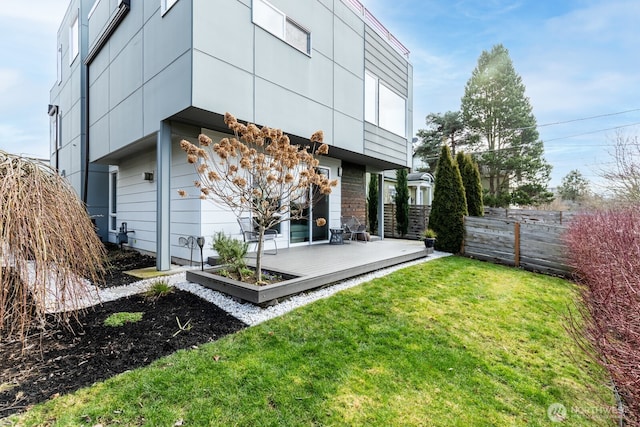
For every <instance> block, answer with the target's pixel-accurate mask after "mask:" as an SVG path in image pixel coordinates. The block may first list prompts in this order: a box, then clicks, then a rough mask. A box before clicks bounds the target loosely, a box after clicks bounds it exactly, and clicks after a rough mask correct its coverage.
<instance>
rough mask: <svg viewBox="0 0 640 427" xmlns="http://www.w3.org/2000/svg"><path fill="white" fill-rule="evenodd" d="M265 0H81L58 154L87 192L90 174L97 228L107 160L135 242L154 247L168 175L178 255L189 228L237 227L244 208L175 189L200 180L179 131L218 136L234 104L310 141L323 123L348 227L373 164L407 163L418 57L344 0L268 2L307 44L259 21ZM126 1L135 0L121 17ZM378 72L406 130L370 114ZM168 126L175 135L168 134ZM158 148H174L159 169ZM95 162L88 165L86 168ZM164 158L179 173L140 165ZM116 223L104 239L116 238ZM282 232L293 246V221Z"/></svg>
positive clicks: (335, 211)
mask: <svg viewBox="0 0 640 427" xmlns="http://www.w3.org/2000/svg"><path fill="white" fill-rule="evenodd" d="M254 1H257V0H225V1H223V2H221V1H210V0H178V1H177V2H175V4H173V6H172V7H171V8H170V10H168V11H166V12H165V13H163V11H162V10H161V1H160V0H145V1H134V0H132V1H130V2H127V1H126V0H124V1H122V0H72V1H71V3H70V6H69V10H68V12H67V14H66V16H65V20H64V21H63V23H62V25H61V29H60V32H59V34H58V38H59V43H60V44H62V57H63V58H62V65H63V67H62V68H63V71H64V72H63V75H62V79H61V83H60V84H59V85H56V86H55V87H54V88H53V89H52V91H51V101H52V103H55V104H59V105H60V110H61V112H62V120H61V127H60V134H61V140H62V142H63V145H62V148H61V149H60V150H54V149H53V148H52V163H53V157H54V155H55V158H56V159H57V160H58V163H57V164H58V166H59V169H60V170H65V171H66V174H67V177H68V178H69V179H70V181H71V182H72V183H73V185H74V188H76V189H77V191H78V192H81V191H82V186H83V185H84V183H85V182H88V183H89V189H90V190H89V191H88V193H89V198H88V200H89V201H91V203H90V205H91V204H93V205H94V206H95V207H96V208H99V210H100V212H101V213H103V214H104V217H105V219H104V224H102V225H101V226H100V228H102V229H104V230H106V229H108V225H109V224H107V218H108V195H109V174H108V170H109V167H114V166H116V167H117V168H118V181H117V223H118V224H121V223H122V222H127V224H128V227H129V229H132V230H135V234H132V235H130V236H129V237H130V244H131V246H133V247H136V248H138V249H140V250H144V251H149V252H154V251H155V250H156V249H157V245H158V242H157V240H159V234H158V231H159V230H158V225H157V221H158V218H157V217H156V213H157V212H161V211H162V212H164V210H165V209H167V208H162V209H161V208H160V205H161V204H162V203H161V200H164V199H166V196H167V194H168V192H167V190H166V188H167V185H166V183H169V185H170V187H171V189H170V191H171V195H170V208H169V212H165V213H166V215H165V213H163V214H162V215H164V217H165V218H166V217H167V216H169V217H170V230H167V233H168V234H167V235H168V236H169V239H170V242H171V243H170V244H171V255H172V256H174V257H175V256H177V257H180V258H186V257H187V256H186V255H187V254H188V252H189V250H188V249H187V248H182V247H180V246H179V245H178V243H177V242H178V240H179V238H180V237H188V236H190V235H193V236H199V235H203V236H205V237H206V238H207V239H208V240H209V239H211V236H212V235H213V233H214V232H216V231H225V232H227V233H231V234H234V233H235V234H237V233H238V227H237V223H236V221H235V217H234V216H232V215H231V214H230V213H229V212H228V211H227V210H224V209H222V208H219V207H215V206H214V205H212V204H210V203H206V204H203V203H202V202H201V201H199V200H195V199H191V200H179V199H178V196H177V192H176V190H177V189H178V188H185V189H189V188H191V187H192V183H193V180H194V179H195V174H194V172H193V170H192V168H191V165H188V164H186V162H183V155H182V153H181V152H180V149H179V147H178V142H179V141H180V139H182V138H184V137H186V138H195V137H197V134H198V133H199V132H201V131H203V130H205V131H207V132H213V133H215V134H216V135H218V134H219V132H220V131H224V130H225V129H224V126H223V124H222V115H223V114H224V113H225V112H227V111H229V112H232V113H233V114H234V115H235V116H236V117H238V119H239V120H244V121H249V122H253V123H256V124H258V125H269V126H272V127H278V128H281V129H283V131H284V132H286V133H287V134H289V135H291V136H292V138H293V139H295V140H296V141H301V142H304V141H305V140H306V139H307V138H309V136H310V135H311V134H312V133H313V132H315V131H316V130H318V129H322V130H324V132H325V140H326V142H327V143H328V144H329V145H330V156H332V157H327V158H326V159H323V160H322V162H323V164H322V165H323V166H326V167H328V168H329V170H330V175H331V176H332V177H338V169H339V168H342V170H343V173H344V172H346V175H343V177H341V178H340V180H341V181H342V182H343V185H346V189H345V188H342V187H340V186H339V187H338V188H336V189H334V192H333V193H332V195H331V197H330V215H329V216H330V217H329V218H328V221H329V225H330V226H332V227H336V226H339V225H340V217H341V216H342V215H344V214H345V208H344V203H343V201H345V200H348V201H349V206H351V207H349V208H347V211H348V213H349V215H351V214H353V215H355V216H358V217H359V218H362V219H364V217H365V206H366V200H365V198H366V195H365V194H364V188H365V182H364V173H365V171H366V170H367V168H371V169H372V170H373V169H375V170H381V169H382V168H383V166H397V167H405V166H409V156H410V144H409V139H410V135H411V134H412V123H411V115H412V114H411V110H412V67H411V64H410V63H409V62H408V60H407V58H405V57H404V56H403V55H401V54H400V53H398V52H397V51H396V50H394V49H393V48H392V47H391V46H390V45H389V44H388V43H387V42H386V41H385V40H384V39H383V38H382V37H381V36H380V35H379V34H378V33H376V31H374V30H373V29H372V28H371V27H370V26H369V24H368V23H367V22H366V20H365V19H364V18H363V16H359V15H358V13H356V12H354V10H353V9H352V8H351V6H349V4H347V3H346V2H343V1H342V0H308V1H305V2H300V1H299V0H269V2H270V3H271V5H273V6H274V7H275V8H277V9H278V10H280V11H282V12H283V13H284V14H286V16H287V17H288V18H290V19H292V20H294V21H295V22H296V24H298V25H300V26H301V27H304V28H305V29H306V30H308V31H309V33H310V34H311V50H310V51H309V52H308V53H305V52H302V51H300V50H297V49H296V48H294V47H293V46H291V45H289V44H288V43H287V42H285V41H284V40H282V39H281V38H278V37H276V36H275V35H274V34H272V33H271V32H269V31H267V30H265V29H263V28H262V27H261V26H259V25H257V24H256V23H254V20H253V10H252V8H253V4H254ZM123 3H126V4H127V5H129V4H130V8H127V11H126V12H125V14H124V15H122V16H121V15H119V13H120V11H122V10H123V9H122V5H123ZM76 10H77V11H78V16H79V17H80V21H81V23H82V25H81V31H80V34H81V38H82V44H81V47H80V55H79V56H78V58H77V60H76V61H75V64H74V65H73V66H72V67H70V69H68V70H67V69H65V64H66V63H68V59H67V56H68V46H66V45H65V40H67V39H68V37H67V32H68V26H69V23H70V20H71V19H73V17H74V13H75V11H76ZM116 18H118V19H116ZM114 22H115V23H116V24H117V26H115V27H114V26H113V25H112V24H114ZM113 28H115V29H114V31H113V32H109V30H110V29H113ZM105 35H108V37H106V36H105ZM102 41H104V44H103V43H102ZM96 46H101V48H100V49H97V48H96ZM367 71H368V72H371V73H375V75H376V77H377V78H378V79H380V82H383V83H384V84H385V85H386V86H388V87H389V88H390V89H391V90H392V91H393V92H394V93H395V95H397V96H399V97H401V98H402V99H404V100H405V107H406V108H405V111H404V117H405V123H404V132H397V133H393V132H389V131H387V130H385V129H383V128H382V127H379V126H377V124H375V123H369V122H366V121H365V119H364V114H365V113H364V109H365V106H364V103H365V101H364V98H365V90H364V86H365V83H364V82H365V75H366V72H367ZM168 124H170V127H171V128H172V134H171V138H170V140H171V141H169V139H166V138H165V137H163V138H165V139H162V140H161V139H160V135H161V134H163V132H164V135H167V132H166V131H162V129H167V125H168ZM402 133H404V135H401V134H402ZM218 136H219V135H218ZM83 138H84V139H83ZM168 143H171V150H169V151H166V150H164V148H163V149H161V150H160V154H158V147H161V148H162V147H166V145H167V144H168ZM83 150H84V151H83ZM169 152H170V153H171V154H170V159H169V162H167V163H165V161H166V156H168V153H169ZM160 156H165V161H162V162H161V163H160V164H161V165H162V168H159V167H158V161H159V157H160ZM86 160H88V161H89V162H90V165H91V166H90V171H91V173H90V174H89V176H90V177H88V180H87V177H86V176H85V173H84V170H83V167H84V165H85V161H86ZM345 165H346V166H345ZM159 169H162V170H166V169H170V173H169V175H164V174H163V176H164V177H165V178H164V179H163V180H154V182H148V181H144V180H143V179H142V178H141V175H142V173H143V172H151V171H153V172H154V173H155V172H157V171H158V170H159ZM167 177H168V179H169V180H168V181H165V180H166V179H167ZM158 194H161V195H162V197H158ZM163 206H164V205H163ZM101 221H102V220H101ZM163 221H164V220H163ZM162 223H163V224H164V222H162ZM162 228H164V226H163V227H162ZM115 231H117V230H113V229H112V230H111V233H110V234H108V235H107V236H106V238H108V239H109V240H111V241H115V235H116V234H115ZM161 231H162V230H161ZM162 233H164V231H162ZM238 235H239V234H238ZM278 243H279V244H280V245H286V244H288V228H287V226H286V224H283V228H282V237H281V240H279V242H278ZM207 246H208V245H207Z"/></svg>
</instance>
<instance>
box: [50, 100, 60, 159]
mask: <svg viewBox="0 0 640 427" xmlns="http://www.w3.org/2000/svg"><path fill="white" fill-rule="evenodd" d="M58 117H59V115H58V107H54V109H52V110H51V111H50V112H49V132H50V133H49V140H50V141H51V152H52V153H54V152H55V151H56V150H59V149H60V148H62V143H61V141H60V136H59V132H58V124H59V122H58Z"/></svg>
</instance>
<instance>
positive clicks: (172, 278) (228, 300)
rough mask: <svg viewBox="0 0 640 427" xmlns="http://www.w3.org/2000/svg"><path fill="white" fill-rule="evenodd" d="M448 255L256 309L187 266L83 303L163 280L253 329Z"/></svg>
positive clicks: (435, 255) (100, 293)
mask: <svg viewBox="0 0 640 427" xmlns="http://www.w3.org/2000/svg"><path fill="white" fill-rule="evenodd" d="M449 255H451V254H450V253H447V252H438V251H435V252H434V253H433V254H431V255H429V256H428V257H426V258H421V259H418V260H415V261H410V262H405V263H403V264H397V265H394V266H392V267H388V268H383V269H381V270H376V271H373V272H371V273H367V274H363V275H361V276H357V277H354V278H351V279H348V280H345V281H343V282H339V283H336V284H335V285H332V286H328V287H326V288H322V289H317V290H313V291H309V292H304V293H301V294H298V295H294V296H293V297H291V298H289V299H286V300H285V301H283V302H281V303H279V304H275V305H272V306H269V307H259V306H257V305H254V304H251V303H248V302H244V303H242V302H238V301H237V300H235V299H233V298H232V297H230V296H228V295H225V294H223V293H221V292H218V291H214V290H212V289H209V288H205V287H204V286H202V285H199V284H197V283H192V282H187V279H186V270H187V269H190V268H189V267H182V268H181V270H182V271H180V272H178V273H176V274H172V275H167V276H159V277H155V278H152V279H146V280H141V281H139V282H135V283H132V284H130V285H125V286H118V287H113V288H105V289H98V292H97V294H96V293H93V292H92V293H91V294H92V295H90V296H89V297H88V298H87V299H86V300H84V301H83V304H82V305H83V306H84V307H89V306H91V305H95V304H99V303H104V302H108V301H114V300H116V299H119V298H124V297H128V296H131V295H136V294H139V293H142V292H145V291H147V290H148V289H149V287H151V285H153V283H155V282H157V281H159V280H162V281H166V282H168V284H169V285H171V286H174V287H176V288H177V289H181V290H183V291H187V292H191V293H192V294H194V295H197V296H199V297H200V298H203V299H205V300H206V301H209V302H210V303H212V304H215V305H217V306H218V307H220V308H221V309H223V310H224V311H226V312H227V313H229V314H231V315H232V316H233V317H235V318H237V319H239V320H241V321H243V322H244V323H246V324H247V325H249V326H255V325H258V324H260V323H262V322H265V321H267V320H269V319H273V318H275V317H278V316H282V315H283V314H285V313H288V312H290V311H292V310H294V309H296V308H298V307H302V306H303V305H307V304H310V303H312V302H314V301H317V300H319V299H323V298H328V297H330V296H331V295H333V294H335V293H336V292H340V291H342V290H344V289H349V288H352V287H354V286H358V285H360V284H361V283H364V282H368V281H370V280H373V279H376V278H378V277H383V276H386V275H388V274H390V273H393V272H394V271H397V270H400V269H402V268H405V267H409V266H412V265H417V264H422V263H425V262H428V261H432V260H434V259H438V258H442V257H446V256H449Z"/></svg>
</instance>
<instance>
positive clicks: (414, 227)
mask: <svg viewBox="0 0 640 427" xmlns="http://www.w3.org/2000/svg"><path fill="white" fill-rule="evenodd" d="M430 212H431V206H425V205H409V227H408V230H407V234H406V235H405V236H400V233H398V230H397V221H396V205H395V204H394V203H387V204H385V205H384V237H395V238H401V237H402V238H404V239H412V240H418V239H421V238H422V232H423V231H424V230H425V229H426V228H427V224H428V223H429V213H430Z"/></svg>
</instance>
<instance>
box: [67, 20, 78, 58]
mask: <svg viewBox="0 0 640 427" xmlns="http://www.w3.org/2000/svg"><path fill="white" fill-rule="evenodd" d="M78 25H79V24H78V15H76V17H75V18H74V19H73V22H72V23H71V27H69V65H71V64H73V61H74V60H75V59H76V57H77V56H78V53H80V27H79V26H78Z"/></svg>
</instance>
